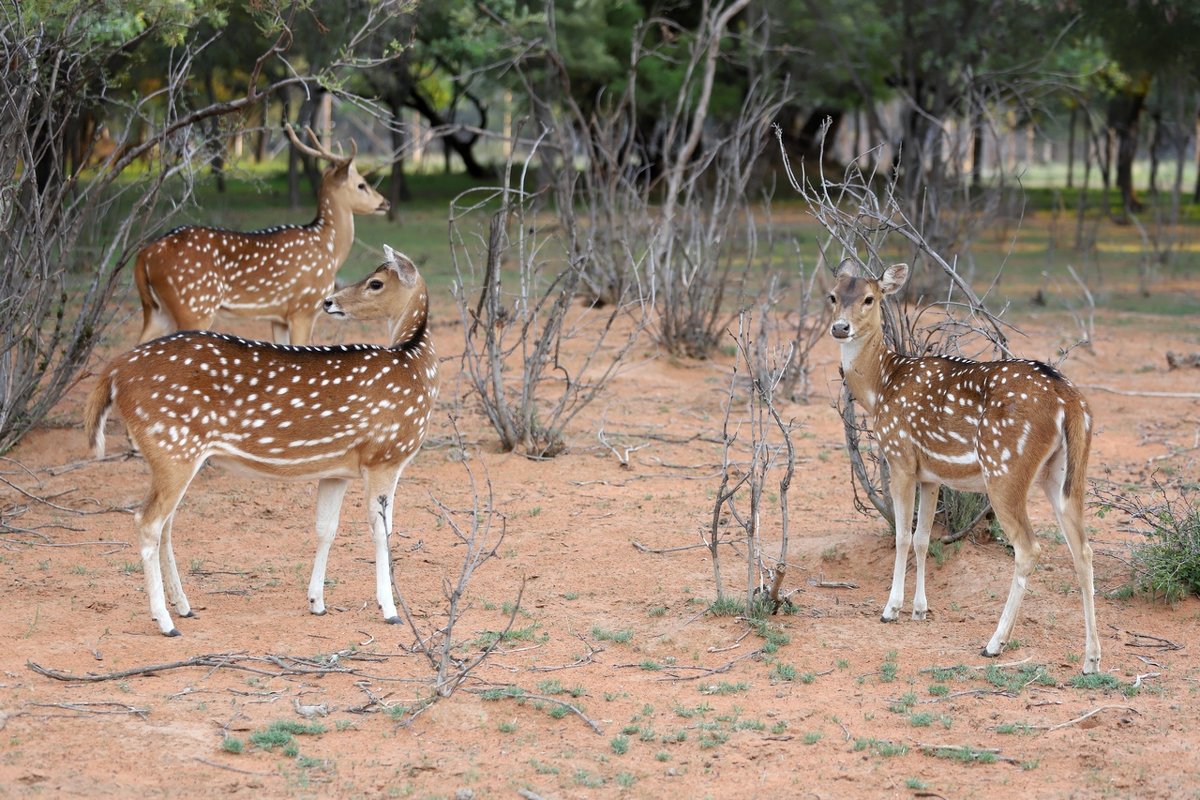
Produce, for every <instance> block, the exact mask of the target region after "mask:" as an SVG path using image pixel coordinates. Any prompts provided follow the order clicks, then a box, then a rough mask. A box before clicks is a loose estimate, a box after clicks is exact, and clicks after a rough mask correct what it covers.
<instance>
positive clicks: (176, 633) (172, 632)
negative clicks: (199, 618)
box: [163, 628, 183, 636]
mask: <svg viewBox="0 0 1200 800" xmlns="http://www.w3.org/2000/svg"><path fill="white" fill-rule="evenodd" d="M163 636H183V634H182V633H180V632H179V629H178V628H171V630H169V631H167V632H166V633H164V634H163Z"/></svg>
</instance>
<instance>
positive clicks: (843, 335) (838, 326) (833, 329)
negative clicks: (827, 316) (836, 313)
mask: <svg viewBox="0 0 1200 800" xmlns="http://www.w3.org/2000/svg"><path fill="white" fill-rule="evenodd" d="M829 333H830V334H832V335H833V338H835V339H848V338H850V323H849V322H846V320H844V319H839V320H838V321H837V322H835V323H833V324H832V325H830V326H829Z"/></svg>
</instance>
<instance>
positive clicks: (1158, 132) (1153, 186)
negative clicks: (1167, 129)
mask: <svg viewBox="0 0 1200 800" xmlns="http://www.w3.org/2000/svg"><path fill="white" fill-rule="evenodd" d="M1150 125H1151V129H1152V130H1151V134H1150V184H1149V186H1148V187H1147V190H1148V191H1149V192H1150V195H1151V196H1152V197H1153V196H1155V195H1157V194H1158V154H1159V151H1160V150H1161V149H1162V146H1163V121H1162V112H1160V111H1155V112H1154V113H1153V114H1151V115H1150Z"/></svg>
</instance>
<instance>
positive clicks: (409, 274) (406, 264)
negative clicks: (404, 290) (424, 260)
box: [383, 244, 417, 286]
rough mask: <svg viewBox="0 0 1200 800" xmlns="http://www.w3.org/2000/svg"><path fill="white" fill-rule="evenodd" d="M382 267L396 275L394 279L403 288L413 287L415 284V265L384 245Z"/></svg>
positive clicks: (401, 254)
mask: <svg viewBox="0 0 1200 800" xmlns="http://www.w3.org/2000/svg"><path fill="white" fill-rule="evenodd" d="M383 259H384V261H383V266H385V267H387V268H388V269H390V270H391V271H392V272H394V273H396V277H398V278H399V279H400V282H401V283H403V284H404V285H405V286H415V285H416V283H417V265H416V264H414V263H413V262H412V259H411V258H409V257H408V256H406V255H404V254H403V253H397V252H396V251H395V250H393V249H392V248H390V247H388V246H387V245H386V244H385V245H384V246H383Z"/></svg>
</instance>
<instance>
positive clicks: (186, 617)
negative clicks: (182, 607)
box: [179, 610, 196, 619]
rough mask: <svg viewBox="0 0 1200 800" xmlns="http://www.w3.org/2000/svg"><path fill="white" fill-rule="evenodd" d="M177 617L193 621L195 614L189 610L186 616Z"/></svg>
mask: <svg viewBox="0 0 1200 800" xmlns="http://www.w3.org/2000/svg"><path fill="white" fill-rule="evenodd" d="M179 616H181V617H184V618H185V619H195V618H196V612H195V611H191V610H189V611H188V612H187V613H186V614H180V615H179Z"/></svg>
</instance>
